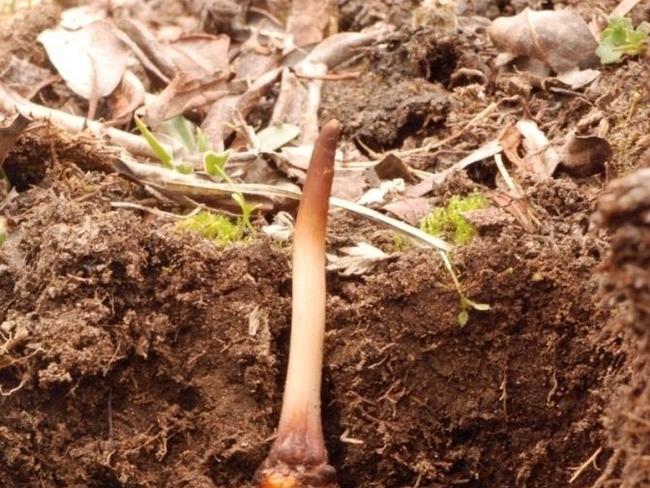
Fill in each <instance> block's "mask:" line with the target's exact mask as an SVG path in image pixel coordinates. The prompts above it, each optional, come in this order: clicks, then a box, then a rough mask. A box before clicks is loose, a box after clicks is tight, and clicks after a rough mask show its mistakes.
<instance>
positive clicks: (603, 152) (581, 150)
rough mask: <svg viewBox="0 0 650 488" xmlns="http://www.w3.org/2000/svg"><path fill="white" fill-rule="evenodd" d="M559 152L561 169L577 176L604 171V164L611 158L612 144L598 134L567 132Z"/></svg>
mask: <svg viewBox="0 0 650 488" xmlns="http://www.w3.org/2000/svg"><path fill="white" fill-rule="evenodd" d="M560 152H561V155H562V169H563V170H564V171H565V172H566V173H568V174H569V175H571V176H574V177H577V178H586V177H588V176H592V175H595V174H597V173H602V172H604V171H605V164H606V163H607V162H608V161H610V160H611V159H612V146H611V145H610V144H609V142H607V140H606V139H603V138H602V137H598V136H577V135H575V134H569V136H568V137H567V141H566V143H565V145H564V146H563V148H562V149H561V151H560Z"/></svg>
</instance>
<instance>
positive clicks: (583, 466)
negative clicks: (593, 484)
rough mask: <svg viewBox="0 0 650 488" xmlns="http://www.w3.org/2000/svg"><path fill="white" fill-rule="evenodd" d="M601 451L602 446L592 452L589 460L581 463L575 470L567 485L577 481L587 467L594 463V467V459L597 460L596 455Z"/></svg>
mask: <svg viewBox="0 0 650 488" xmlns="http://www.w3.org/2000/svg"><path fill="white" fill-rule="evenodd" d="M602 450H603V448H602V446H601V447H599V448H598V449H596V452H594V453H593V454H592V455H591V456H590V457H589V459H587V460H586V461H585V462H584V463H582V464H581V465H580V466H578V467H577V468H575V472H574V473H573V476H571V478H570V479H569V484H571V483H573V482H574V481H575V480H577V479H578V478H579V477H580V475H581V474H582V472H583V471H584V470H585V469H587V468H588V467H589V465H590V464H591V463H594V466H595V465H596V459H597V458H598V455H599V454H600V453H601V451H602Z"/></svg>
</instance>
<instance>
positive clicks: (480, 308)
mask: <svg viewBox="0 0 650 488" xmlns="http://www.w3.org/2000/svg"><path fill="white" fill-rule="evenodd" d="M465 302H466V303H467V305H469V306H470V307H472V308H473V309H474V310H478V311H479V312H487V311H488V310H492V307H491V306H490V305H489V304H488V303H477V302H473V301H472V300H470V299H469V298H465Z"/></svg>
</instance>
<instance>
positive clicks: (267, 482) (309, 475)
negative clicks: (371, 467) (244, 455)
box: [256, 459, 338, 488]
mask: <svg viewBox="0 0 650 488" xmlns="http://www.w3.org/2000/svg"><path fill="white" fill-rule="evenodd" d="M271 463H273V465H272V466H271ZM256 478H257V480H258V483H259V486H260V488H338V485H337V484H336V471H335V470H334V468H333V467H332V466H330V465H329V464H319V465H317V466H289V465H288V464H285V463H283V462H281V461H278V460H275V461H271V460H270V459H267V460H266V462H265V463H264V464H263V465H262V466H261V468H260V469H259V471H258V472H257V476H256Z"/></svg>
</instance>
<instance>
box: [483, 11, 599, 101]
mask: <svg viewBox="0 0 650 488" xmlns="http://www.w3.org/2000/svg"><path fill="white" fill-rule="evenodd" d="M488 35H489V36H490V38H491V39H492V42H493V43H494V44H495V46H496V47H497V48H498V49H500V50H501V51H505V52H506V53H507V55H508V58H506V59H502V60H501V63H503V64H505V61H510V60H514V59H515V58H516V59H518V60H519V62H520V63H523V65H522V64H520V65H519V67H520V68H521V67H522V66H526V65H528V67H529V68H530V69H531V70H533V71H535V74H537V75H538V76H540V75H544V73H542V72H540V66H539V64H538V63H535V60H537V61H541V62H542V63H543V64H544V65H546V66H547V67H548V68H550V69H551V70H553V71H554V72H555V74H556V75H558V79H560V80H561V81H563V82H564V83H567V84H569V85H570V86H571V87H572V88H574V89H575V88H579V87H581V86H584V85H585V84H587V83H590V82H591V81H593V80H594V79H595V78H596V77H597V76H598V74H599V73H598V71H595V70H589V69H588V68H593V67H597V66H598V65H599V61H598V56H596V47H597V46H598V43H597V41H596V38H595V37H594V35H593V34H592V33H591V31H590V30H589V26H588V25H587V24H586V22H585V21H584V20H583V19H582V17H580V16H579V15H578V14H577V13H575V12H572V11H571V10H539V11H534V10H530V9H525V10H524V11H523V12H521V13H520V14H518V15H515V16H512V17H499V18H498V19H496V20H495V21H494V22H493V23H492V25H490V27H489V28H488ZM582 70H585V71H586V72H583V71H582Z"/></svg>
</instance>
